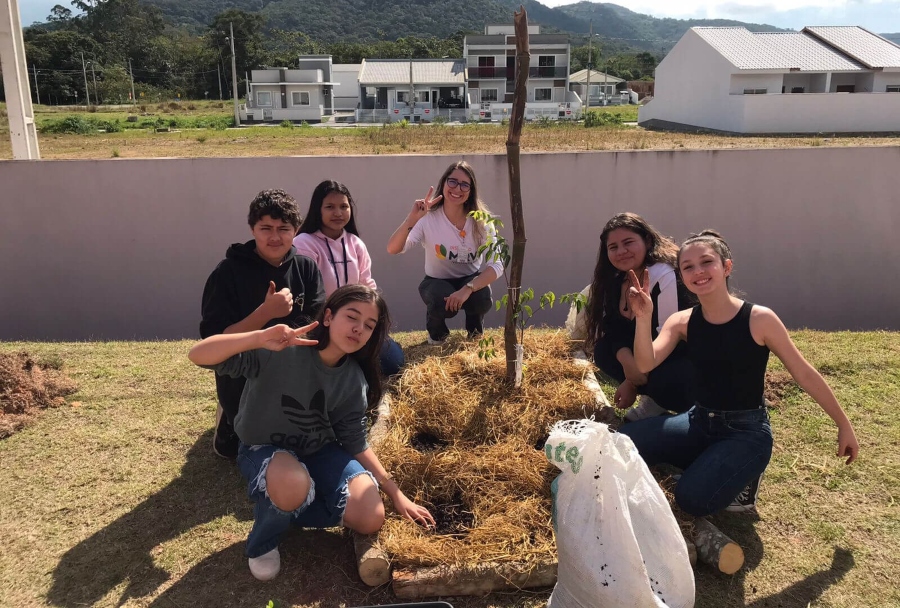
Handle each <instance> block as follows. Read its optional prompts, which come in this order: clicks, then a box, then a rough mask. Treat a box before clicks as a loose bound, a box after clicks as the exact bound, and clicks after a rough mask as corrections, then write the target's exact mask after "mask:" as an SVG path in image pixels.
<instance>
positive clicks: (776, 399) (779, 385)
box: [763, 370, 800, 407]
mask: <svg viewBox="0 0 900 608" xmlns="http://www.w3.org/2000/svg"><path fill="white" fill-rule="evenodd" d="M798 390H800V387H799V386H798V385H797V383H796V382H794V377H793V376H791V374H790V373H788V372H786V371H771V370H770V371H767V372H766V386H765V389H764V390H763V396H764V397H765V398H766V401H768V404H769V407H778V406H780V405H781V401H782V400H783V399H784V397H785V395H788V394H792V393H794V392H796V391H798Z"/></svg>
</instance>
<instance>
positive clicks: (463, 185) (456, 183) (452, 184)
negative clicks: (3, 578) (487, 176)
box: [447, 177, 472, 192]
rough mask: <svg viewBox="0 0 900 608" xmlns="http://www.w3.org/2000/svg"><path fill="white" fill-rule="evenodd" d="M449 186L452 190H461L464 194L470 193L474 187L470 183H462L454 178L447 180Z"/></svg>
mask: <svg viewBox="0 0 900 608" xmlns="http://www.w3.org/2000/svg"><path fill="white" fill-rule="evenodd" d="M447 185H448V186H450V187H451V188H459V189H460V191H462V192H468V191H469V189H470V188H471V187H472V184H470V183H469V182H461V181H459V180H458V179H456V178H453V177H448V178H447Z"/></svg>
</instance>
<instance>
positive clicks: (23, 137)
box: [0, 0, 41, 160]
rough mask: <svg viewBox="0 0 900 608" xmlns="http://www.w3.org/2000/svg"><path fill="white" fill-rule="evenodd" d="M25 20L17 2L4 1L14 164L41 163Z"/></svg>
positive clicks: (0, 29) (1, 46) (1, 36)
mask: <svg viewBox="0 0 900 608" xmlns="http://www.w3.org/2000/svg"><path fill="white" fill-rule="evenodd" d="M21 23H22V19H21V18H20V17H19V5H18V3H17V2H16V0H0V57H2V61H3V88H4V90H5V91H6V109H7V112H8V113H9V139H10V143H11V144H12V153H13V159H14V160H37V159H39V158H40V157H41V154H40V151H39V149H38V140H37V128H36V127H35V124H34V107H33V106H32V105H31V91H30V90H29V88H30V87H29V85H28V64H27V63H26V62H25V43H24V41H23V40H22V25H21Z"/></svg>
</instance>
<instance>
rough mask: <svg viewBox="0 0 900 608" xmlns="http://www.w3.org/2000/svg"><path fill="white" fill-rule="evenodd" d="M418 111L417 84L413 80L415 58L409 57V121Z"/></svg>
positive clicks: (411, 120)
mask: <svg viewBox="0 0 900 608" xmlns="http://www.w3.org/2000/svg"><path fill="white" fill-rule="evenodd" d="M415 113H416V85H415V81H414V80H413V58H412V56H410V58H409V122H413V114H415Z"/></svg>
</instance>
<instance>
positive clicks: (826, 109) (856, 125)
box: [734, 93, 900, 133]
mask: <svg viewBox="0 0 900 608" xmlns="http://www.w3.org/2000/svg"><path fill="white" fill-rule="evenodd" d="M734 98H735V99H738V100H740V103H741V105H742V106H743V122H742V124H741V126H740V129H735V130H738V131H740V132H743V133H865V132H872V133H879V132H880V133H886V132H896V131H900V94H897V93H852V94H851V93H810V94H804V95H741V96H735V97H734Z"/></svg>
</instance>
